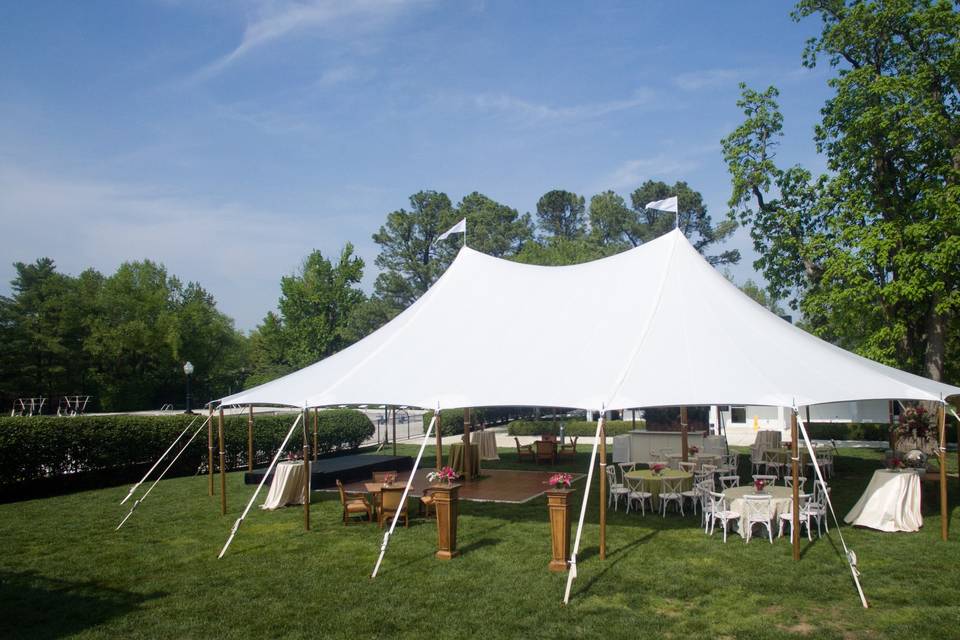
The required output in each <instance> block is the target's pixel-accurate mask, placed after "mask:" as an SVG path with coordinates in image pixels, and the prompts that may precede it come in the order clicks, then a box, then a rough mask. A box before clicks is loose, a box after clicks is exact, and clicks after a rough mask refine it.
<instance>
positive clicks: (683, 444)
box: [680, 407, 690, 462]
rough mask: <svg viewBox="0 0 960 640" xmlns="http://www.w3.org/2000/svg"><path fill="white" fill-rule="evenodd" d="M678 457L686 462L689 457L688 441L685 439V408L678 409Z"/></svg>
mask: <svg viewBox="0 0 960 640" xmlns="http://www.w3.org/2000/svg"><path fill="white" fill-rule="evenodd" d="M680 455H681V456H683V461H684V462H686V461H687V459H688V458H689V457H690V441H689V439H688V438H687V408H686V407H680Z"/></svg>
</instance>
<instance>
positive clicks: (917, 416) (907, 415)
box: [897, 405, 935, 440]
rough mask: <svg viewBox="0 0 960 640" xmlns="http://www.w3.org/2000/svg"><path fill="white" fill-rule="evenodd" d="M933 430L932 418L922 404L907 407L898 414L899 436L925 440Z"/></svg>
mask: <svg viewBox="0 0 960 640" xmlns="http://www.w3.org/2000/svg"><path fill="white" fill-rule="evenodd" d="M932 432H933V418H932V417H931V416H930V413H929V412H928V411H927V410H926V409H924V408H923V406H922V405H918V406H916V407H907V408H905V409H904V410H903V413H902V414H901V415H900V425H899V426H898V427H897V433H898V434H899V435H901V436H912V437H914V438H916V439H917V440H925V439H927V437H928V436H931V435H935V434H934V433H932Z"/></svg>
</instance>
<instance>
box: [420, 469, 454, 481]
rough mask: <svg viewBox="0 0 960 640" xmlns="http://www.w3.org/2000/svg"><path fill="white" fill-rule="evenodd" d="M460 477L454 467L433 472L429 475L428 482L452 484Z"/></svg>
mask: <svg viewBox="0 0 960 640" xmlns="http://www.w3.org/2000/svg"><path fill="white" fill-rule="evenodd" d="M459 477H460V476H458V475H457V472H456V471H454V470H453V467H443V468H442V469H440V471H431V472H430V473H428V474H427V482H442V483H443V484H450V483H452V482H453V481H454V480H456V479H457V478H459Z"/></svg>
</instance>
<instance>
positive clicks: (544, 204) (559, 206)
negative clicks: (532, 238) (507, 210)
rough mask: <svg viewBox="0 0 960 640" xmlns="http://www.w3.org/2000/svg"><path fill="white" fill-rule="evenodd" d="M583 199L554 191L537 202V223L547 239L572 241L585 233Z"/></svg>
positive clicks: (585, 220)
mask: <svg viewBox="0 0 960 640" xmlns="http://www.w3.org/2000/svg"><path fill="white" fill-rule="evenodd" d="M584 204H585V201H584V198H583V196H578V195H577V194H575V193H572V192H570V191H563V190H562V189H554V190H553V191H548V192H547V193H545V194H543V195H542V196H541V197H540V200H538V201H537V221H538V222H539V223H540V230H541V231H542V232H543V233H544V234H546V236H547V237H548V238H564V239H566V240H574V239H576V238H579V237H581V236H583V235H584V233H585V232H586V222H587V219H586V216H585V215H584Z"/></svg>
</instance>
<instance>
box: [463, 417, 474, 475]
mask: <svg viewBox="0 0 960 640" xmlns="http://www.w3.org/2000/svg"><path fill="white" fill-rule="evenodd" d="M472 468H473V467H471V466H470V407H464V408H463V476H464V480H472V479H473V476H472V475H471V474H470V470H471V469H472Z"/></svg>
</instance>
